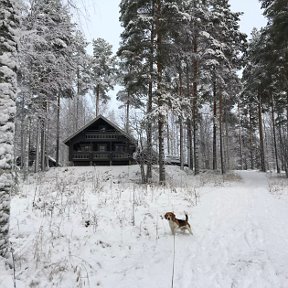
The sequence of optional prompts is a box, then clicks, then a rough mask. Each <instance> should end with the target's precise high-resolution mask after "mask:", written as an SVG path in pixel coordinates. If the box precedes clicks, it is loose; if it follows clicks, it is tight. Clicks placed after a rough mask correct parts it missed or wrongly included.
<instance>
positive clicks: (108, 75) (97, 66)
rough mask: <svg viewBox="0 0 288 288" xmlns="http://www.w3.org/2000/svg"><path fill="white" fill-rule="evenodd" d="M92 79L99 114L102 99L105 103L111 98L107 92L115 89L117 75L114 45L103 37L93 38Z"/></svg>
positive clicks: (96, 110)
mask: <svg viewBox="0 0 288 288" xmlns="http://www.w3.org/2000/svg"><path fill="white" fill-rule="evenodd" d="M92 44H93V59H92V71H91V72H92V81H93V92H94V94H95V98H96V102H95V104H96V105H95V107H96V108H95V113H96V116H98V115H99V111H100V101H101V102H102V103H104V104H106V103H107V101H108V100H110V97H109V95H108V94H107V92H108V91H109V90H110V89H113V87H114V84H115V76H116V70H115V65H116V58H115V56H112V54H113V52H112V45H110V44H109V43H107V42H106V41H105V40H104V39H102V38H97V39H96V40H93V43H92Z"/></svg>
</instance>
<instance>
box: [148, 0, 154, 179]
mask: <svg viewBox="0 0 288 288" xmlns="http://www.w3.org/2000/svg"><path fill="white" fill-rule="evenodd" d="M152 17H155V1H154V0H152ZM154 37H155V25H154V21H152V26H151V35H150V60H149V83H148V101H147V115H148V123H147V158H148V159H147V172H146V177H147V180H146V181H147V183H148V182H149V181H150V180H151V179H152V119H151V112H152V104H153V74H154V72H153V71H154V60H153V57H154V56H153V55H154Z"/></svg>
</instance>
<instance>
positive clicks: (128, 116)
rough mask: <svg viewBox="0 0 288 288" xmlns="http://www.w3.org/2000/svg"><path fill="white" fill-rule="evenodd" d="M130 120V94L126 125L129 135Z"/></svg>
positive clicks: (127, 104)
mask: <svg viewBox="0 0 288 288" xmlns="http://www.w3.org/2000/svg"><path fill="white" fill-rule="evenodd" d="M129 119H130V93H129V92H128V99H127V103H126V124H125V126H126V127H125V131H126V133H127V134H128V133H129V129H130V124H129Z"/></svg>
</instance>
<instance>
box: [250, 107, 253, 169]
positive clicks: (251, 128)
mask: <svg viewBox="0 0 288 288" xmlns="http://www.w3.org/2000/svg"><path fill="white" fill-rule="evenodd" d="M249 142H250V143H249V144H250V145H249V152H250V153H249V154H250V155H249V156H250V168H251V169H252V170H253V169H254V153H253V152H254V149H253V146H254V145H253V124H252V113H251V107H249Z"/></svg>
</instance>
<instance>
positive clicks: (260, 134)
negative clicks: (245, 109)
mask: <svg viewBox="0 0 288 288" xmlns="http://www.w3.org/2000/svg"><path fill="white" fill-rule="evenodd" d="M258 121H259V122H258V125H259V140H260V161H261V167H260V170H261V171H262V172H266V166H265V151H264V131H263V120H262V97H261V94H260V91H258Z"/></svg>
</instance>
